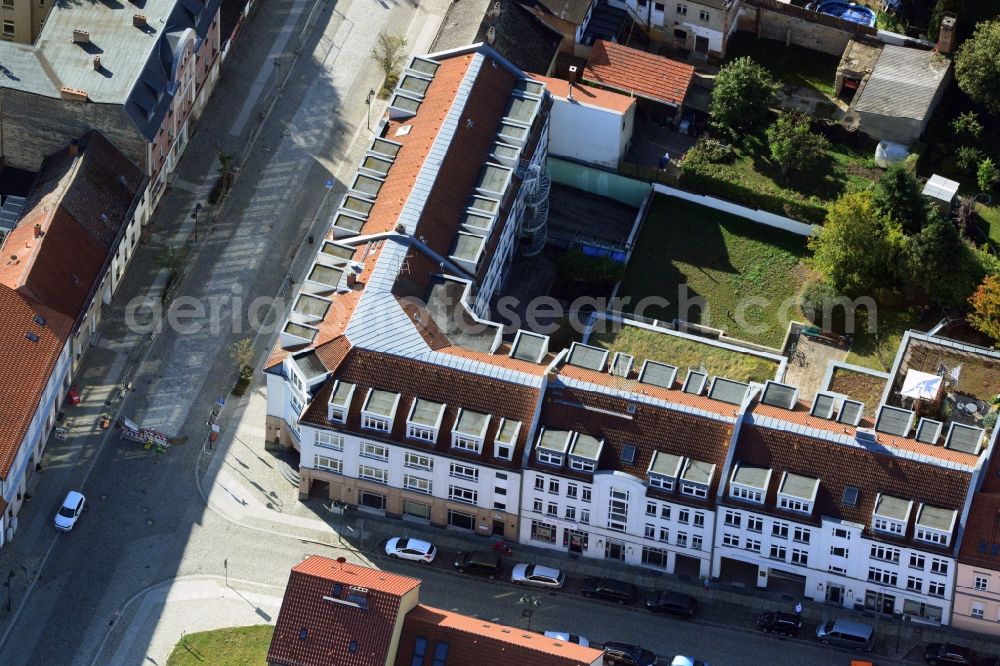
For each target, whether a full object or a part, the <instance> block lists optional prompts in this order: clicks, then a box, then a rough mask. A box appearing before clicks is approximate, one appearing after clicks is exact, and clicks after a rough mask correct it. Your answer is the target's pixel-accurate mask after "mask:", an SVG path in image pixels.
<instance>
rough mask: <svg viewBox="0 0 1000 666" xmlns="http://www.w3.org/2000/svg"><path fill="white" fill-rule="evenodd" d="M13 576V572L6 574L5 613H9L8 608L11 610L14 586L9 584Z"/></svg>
mask: <svg viewBox="0 0 1000 666" xmlns="http://www.w3.org/2000/svg"><path fill="white" fill-rule="evenodd" d="M15 575H16V574H15V573H14V572H13V570H11V571H8V572H7V612H8V613H9V612H10V608H11V604H12V599H13V596H14V585H13V583H11V579H12V578H13V577H14V576H15Z"/></svg>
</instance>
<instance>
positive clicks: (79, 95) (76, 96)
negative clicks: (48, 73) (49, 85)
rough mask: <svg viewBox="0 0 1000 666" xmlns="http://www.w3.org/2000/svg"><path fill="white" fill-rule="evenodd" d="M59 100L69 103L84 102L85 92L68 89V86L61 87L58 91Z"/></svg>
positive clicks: (85, 98)
mask: <svg viewBox="0 0 1000 666" xmlns="http://www.w3.org/2000/svg"><path fill="white" fill-rule="evenodd" d="M59 98H60V99H63V100H67V101H71V102H86V101H87V91H86V90H80V89H79V88H70V87H69V86H63V87H62V88H60V89H59Z"/></svg>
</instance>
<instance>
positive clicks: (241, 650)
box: [167, 624, 274, 666]
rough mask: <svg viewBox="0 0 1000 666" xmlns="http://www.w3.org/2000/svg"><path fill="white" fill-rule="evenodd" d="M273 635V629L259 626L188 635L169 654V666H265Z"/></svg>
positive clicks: (229, 628)
mask: <svg viewBox="0 0 1000 666" xmlns="http://www.w3.org/2000/svg"><path fill="white" fill-rule="evenodd" d="M273 632H274V627H273V626H271V625H269V624H258V625H255V626H252V627H227V628H225V629H215V630H214V631H202V632H199V633H196V634H187V635H186V636H184V638H182V639H181V640H180V641H179V642H178V643H177V645H176V646H175V647H174V651H173V652H171V653H170V657H169V658H168V659H167V666H206V665H208V664H211V666H251V665H256V664H259V665H260V666H264V665H265V664H266V663H267V648H268V646H269V645H270V644H271V634H272V633H273Z"/></svg>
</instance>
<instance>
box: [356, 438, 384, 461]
mask: <svg viewBox="0 0 1000 666" xmlns="http://www.w3.org/2000/svg"><path fill="white" fill-rule="evenodd" d="M361 457H362V458H372V459H374V460H381V461H383V462H384V461H388V460H389V447H387V446H382V445H381V444H374V443H372V442H361Z"/></svg>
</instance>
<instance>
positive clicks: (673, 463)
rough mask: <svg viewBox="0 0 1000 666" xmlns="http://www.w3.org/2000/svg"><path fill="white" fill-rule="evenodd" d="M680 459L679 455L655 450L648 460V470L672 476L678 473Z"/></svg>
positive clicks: (652, 472)
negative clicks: (651, 457)
mask: <svg viewBox="0 0 1000 666" xmlns="http://www.w3.org/2000/svg"><path fill="white" fill-rule="evenodd" d="M681 460H683V458H682V457H681V456H675V455H674V454H672V453H664V452H663V451H657V452H656V453H654V454H653V459H652V460H651V461H650V462H649V472H650V473H651V474H659V475H660V476H669V477H670V478H674V477H676V476H677V475H678V474H679V473H680V467H681Z"/></svg>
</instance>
